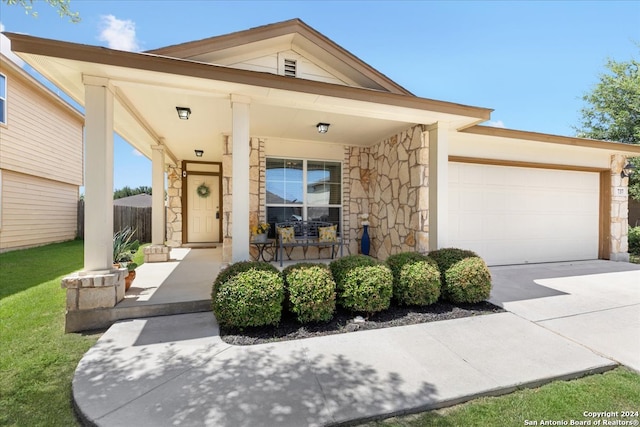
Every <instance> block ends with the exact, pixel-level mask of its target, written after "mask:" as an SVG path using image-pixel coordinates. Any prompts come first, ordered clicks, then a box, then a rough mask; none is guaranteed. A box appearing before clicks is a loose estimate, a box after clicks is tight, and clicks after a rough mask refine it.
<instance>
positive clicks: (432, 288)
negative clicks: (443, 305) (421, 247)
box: [386, 252, 441, 305]
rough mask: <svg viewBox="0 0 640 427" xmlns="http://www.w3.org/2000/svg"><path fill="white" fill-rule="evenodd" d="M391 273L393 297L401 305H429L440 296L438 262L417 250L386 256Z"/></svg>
mask: <svg viewBox="0 0 640 427" xmlns="http://www.w3.org/2000/svg"><path fill="white" fill-rule="evenodd" d="M386 263H387V265H388V266H389V268H390V269H391V273H392V274H393V298H394V299H395V301H396V302H397V303H398V304H401V305H429V304H433V303H435V302H436V301H437V300H438V298H439V297H440V286H441V285H440V271H439V270H438V264H436V262H435V261H434V260H432V259H431V258H428V257H427V256H426V255H422V254H419V253H417V252H401V253H398V254H394V255H391V256H389V257H388V258H387V261H386Z"/></svg>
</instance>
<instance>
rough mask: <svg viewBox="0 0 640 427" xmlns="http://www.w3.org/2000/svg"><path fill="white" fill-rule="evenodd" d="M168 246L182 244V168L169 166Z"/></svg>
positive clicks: (175, 246)
mask: <svg viewBox="0 0 640 427" xmlns="http://www.w3.org/2000/svg"><path fill="white" fill-rule="evenodd" d="M167 185H168V188H167V198H168V200H167V202H168V205H167V246H170V247H174V248H177V247H180V246H182V168H181V167H179V166H169V169H168V173H167Z"/></svg>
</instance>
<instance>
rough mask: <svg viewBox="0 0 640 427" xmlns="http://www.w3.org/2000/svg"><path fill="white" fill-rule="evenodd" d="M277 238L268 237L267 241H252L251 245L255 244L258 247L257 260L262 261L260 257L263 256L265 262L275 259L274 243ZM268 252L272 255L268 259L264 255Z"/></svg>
mask: <svg viewBox="0 0 640 427" xmlns="http://www.w3.org/2000/svg"><path fill="white" fill-rule="evenodd" d="M275 241H276V239H267V241H266V242H255V241H253V240H252V241H251V245H252V246H255V247H256V248H257V249H258V256H256V258H255V260H256V261H260V259H261V258H262V260H263V261H265V262H269V261H271V260H272V259H273V248H274V247H275V246H274V243H275ZM265 252H266V253H267V254H269V255H270V256H271V258H270V259H268V260H267V259H266V258H265V256H264V253H265Z"/></svg>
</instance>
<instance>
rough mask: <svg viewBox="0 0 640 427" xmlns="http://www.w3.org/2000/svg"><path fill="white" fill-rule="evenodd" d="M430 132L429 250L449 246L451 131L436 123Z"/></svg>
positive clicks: (443, 124) (444, 125)
mask: <svg viewBox="0 0 640 427" xmlns="http://www.w3.org/2000/svg"><path fill="white" fill-rule="evenodd" d="M428 132H429V250H431V251H433V250H436V249H440V248H446V247H447V246H448V227H449V221H448V218H449V192H448V186H449V131H448V126H447V123H441V122H438V123H435V124H433V125H432V126H430V127H429V129H428Z"/></svg>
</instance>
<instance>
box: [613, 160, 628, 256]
mask: <svg viewBox="0 0 640 427" xmlns="http://www.w3.org/2000/svg"><path fill="white" fill-rule="evenodd" d="M626 163H627V158H626V157H625V156H622V155H619V154H616V155H613V156H611V227H610V230H611V234H610V236H611V237H610V238H611V241H610V245H611V248H610V259H611V260H612V261H629V253H628V252H629V241H628V236H629V198H628V196H618V195H616V189H617V188H620V187H622V188H628V185H629V178H624V179H623V178H622V177H621V176H620V172H621V171H622V168H623V167H624V165H625V164H626Z"/></svg>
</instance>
